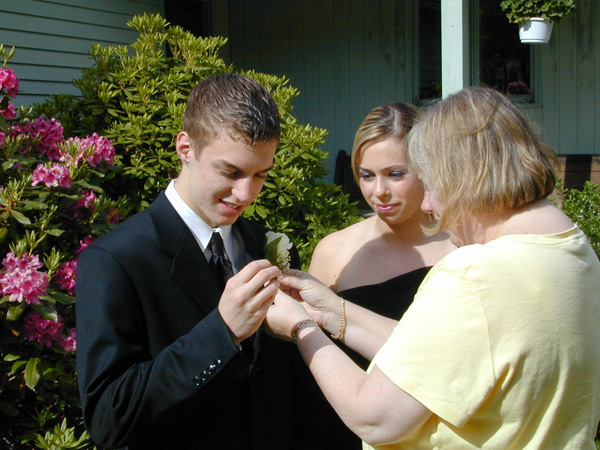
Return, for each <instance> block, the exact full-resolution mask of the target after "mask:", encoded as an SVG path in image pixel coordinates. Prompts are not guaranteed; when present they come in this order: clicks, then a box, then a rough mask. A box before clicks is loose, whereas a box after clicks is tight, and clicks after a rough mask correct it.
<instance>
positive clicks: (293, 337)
mask: <svg viewBox="0 0 600 450" xmlns="http://www.w3.org/2000/svg"><path fill="white" fill-rule="evenodd" d="M309 323H314V324H316V325H317V326H318V325H319V324H318V323H317V321H316V320H315V319H306V320H303V321H302V322H298V324H297V325H296V328H295V329H294V332H293V333H292V342H293V343H294V344H295V343H296V340H297V339H298V332H299V331H300V330H301V329H302V327H304V326H305V325H308V324H309Z"/></svg>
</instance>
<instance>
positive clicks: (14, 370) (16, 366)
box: [10, 359, 27, 373]
mask: <svg viewBox="0 0 600 450" xmlns="http://www.w3.org/2000/svg"><path fill="white" fill-rule="evenodd" d="M26 363H27V361H25V360H23V359H20V360H18V361H17V362H15V363H14V364H13V365H12V367H11V368H10V372H11V373H17V371H18V370H19V369H20V368H21V367H23V366H24V365H25V364H26Z"/></svg>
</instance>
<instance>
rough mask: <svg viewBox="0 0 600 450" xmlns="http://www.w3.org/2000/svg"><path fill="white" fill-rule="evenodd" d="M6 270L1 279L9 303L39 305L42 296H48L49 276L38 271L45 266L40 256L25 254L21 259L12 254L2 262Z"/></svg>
mask: <svg viewBox="0 0 600 450" xmlns="http://www.w3.org/2000/svg"><path fill="white" fill-rule="evenodd" d="M2 265H3V266H4V270H3V271H2V276H1V277H0V288H1V289H2V295H9V297H8V301H9V302H19V303H22V302H23V301H25V303H27V304H33V305H37V304H38V303H39V302H40V299H39V297H40V295H45V294H46V289H47V288H48V274H47V273H46V272H40V271H38V270H37V269H39V268H40V267H42V266H43V264H42V263H41V262H40V260H39V258H38V255H33V256H31V255H29V254H27V253H25V254H24V255H23V256H21V258H17V256H16V255H15V254H14V253H13V252H10V253H8V254H7V255H6V257H5V258H4V260H3V261H2Z"/></svg>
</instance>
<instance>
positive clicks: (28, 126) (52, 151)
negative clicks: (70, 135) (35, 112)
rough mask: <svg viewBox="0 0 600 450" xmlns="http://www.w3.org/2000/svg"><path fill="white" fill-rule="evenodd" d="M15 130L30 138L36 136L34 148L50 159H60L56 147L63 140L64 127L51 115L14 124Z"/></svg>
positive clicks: (60, 154)
mask: <svg viewBox="0 0 600 450" xmlns="http://www.w3.org/2000/svg"><path fill="white" fill-rule="evenodd" d="M13 128H14V129H15V130H16V131H18V132H21V133H25V134H28V135H29V136H30V137H31V138H36V137H37V138H38V139H39V141H38V142H37V144H36V145H35V149H36V150H37V151H39V152H41V153H44V154H45V155H46V156H47V158H48V159H49V160H50V161H58V160H60V158H61V156H62V153H61V151H60V149H59V148H58V145H57V144H58V143H59V142H63V141H64V140H65V138H64V136H63V132H64V129H63V127H62V125H61V124H60V122H59V121H58V120H56V119H55V118H54V117H52V118H51V119H50V120H46V119H44V118H43V117H38V118H37V119H35V120H34V121H32V122H26V123H24V124H20V125H15V126H14V127H13Z"/></svg>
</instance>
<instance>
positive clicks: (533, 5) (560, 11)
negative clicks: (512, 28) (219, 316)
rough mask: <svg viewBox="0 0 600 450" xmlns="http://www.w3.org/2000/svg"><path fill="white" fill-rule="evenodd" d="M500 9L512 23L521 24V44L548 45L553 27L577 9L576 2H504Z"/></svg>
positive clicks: (520, 0)
mask: <svg viewBox="0 0 600 450" xmlns="http://www.w3.org/2000/svg"><path fill="white" fill-rule="evenodd" d="M500 7H501V8H502V9H503V10H504V11H505V12H506V17H508V21H509V22H511V23H517V24H519V35H520V37H521V42H525V43H529V44H539V43H547V42H548V41H549V40H550V35H551V33H552V27H553V25H554V24H555V23H558V22H560V19H561V18H563V17H564V16H566V15H567V14H570V13H571V12H572V11H573V10H574V9H575V1H574V0H504V1H503V2H501V3H500Z"/></svg>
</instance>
